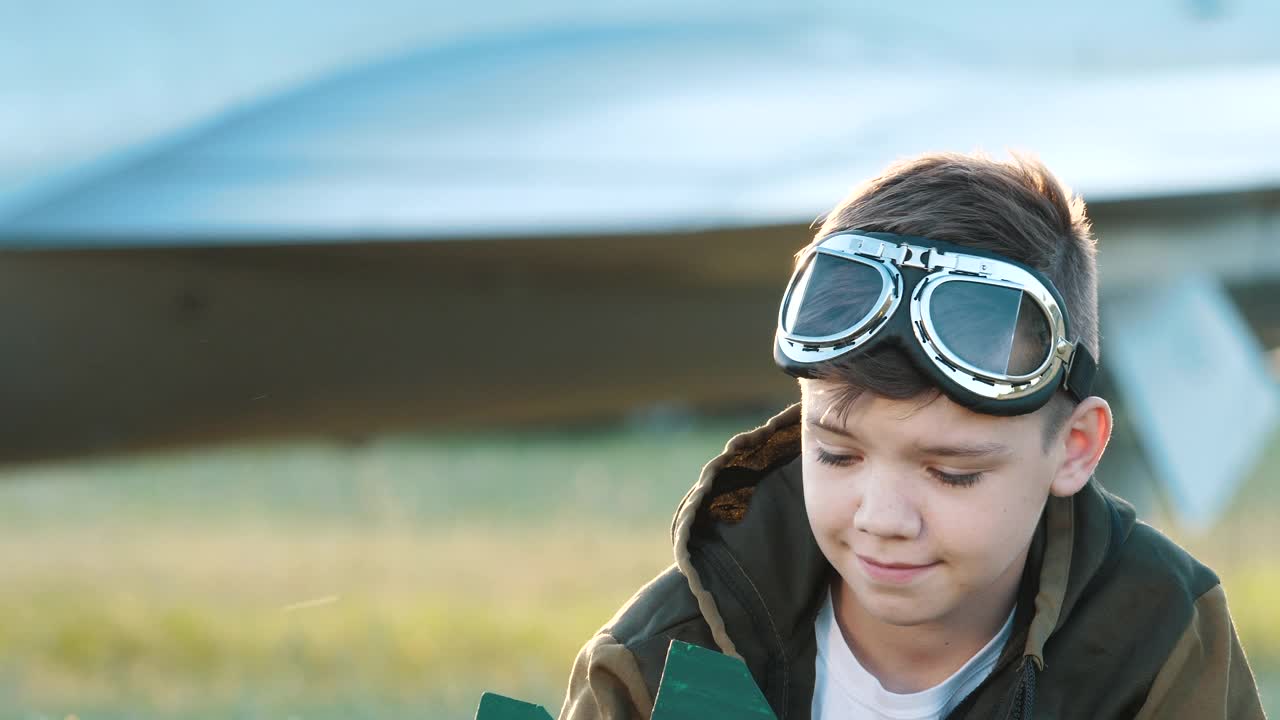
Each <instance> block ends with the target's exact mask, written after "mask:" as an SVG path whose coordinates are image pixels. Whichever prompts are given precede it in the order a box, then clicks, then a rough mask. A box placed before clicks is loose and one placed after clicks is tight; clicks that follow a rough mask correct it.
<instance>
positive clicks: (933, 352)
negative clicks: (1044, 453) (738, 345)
mask: <svg viewBox="0 0 1280 720" xmlns="http://www.w3.org/2000/svg"><path fill="white" fill-rule="evenodd" d="M1069 330H1070V325H1069V322H1068V318H1067V314H1066V306H1065V305H1064V303H1063V301H1062V297H1061V296H1060V295H1059V294H1058V291H1057V289H1056V288H1055V287H1054V286H1053V283H1051V282H1049V280H1048V278H1046V277H1045V276H1044V275H1042V274H1041V273H1039V272H1037V271H1036V270H1034V269H1032V268H1030V267H1027V266H1026V265H1023V264H1021V263H1017V262H1014V261H1012V260H1010V259H1008V258H1005V257H1002V256H1000V255H996V254H994V253H987V252H984V251H980V250H974V249H971V248H965V247H961V246H958V245H954V244H952V243H946V242H942V241H938V240H930V239H927V238H921V237H912V236H905V235H894V234H891V233H879V232H862V231H858V230H852V231H845V232H840V233H836V234H833V235H829V236H827V237H825V238H823V239H822V240H820V241H819V242H817V243H815V244H814V245H812V246H811V247H809V248H808V249H807V250H806V251H805V253H804V255H802V256H801V258H800V261H799V263H798V264H797V266H796V271H795V273H794V274H793V275H792V277H791V282H790V283H789V284H788V285H787V290H786V294H785V295H784V296H783V298H782V307H781V309H780V310H779V313H778V331H777V335H776V337H775V342H774V353H773V355H774V360H775V361H776V362H777V363H778V365H779V366H780V367H781V368H782V369H783V370H785V371H786V372H787V373H788V374H790V375H792V376H794V377H803V378H816V377H819V375H818V373H817V372H816V371H817V370H819V369H820V368H821V366H822V365H823V364H824V363H827V362H829V361H831V360H834V359H835V358H838V357H841V356H844V355H847V354H850V353H865V352H869V351H871V350H873V349H875V348H878V347H883V346H885V345H888V344H895V345H897V346H898V347H899V348H901V349H902V350H903V351H904V352H905V353H906V355H907V356H908V357H909V358H911V360H912V362H913V363H914V364H915V365H916V367H918V368H919V369H920V370H921V371H922V372H923V373H925V375H926V376H928V377H929V378H931V379H932V380H933V381H934V382H935V383H936V384H937V386H938V387H939V388H941V389H942V391H943V392H945V393H946V394H947V396H948V397H950V398H951V399H952V400H954V401H956V402H957V403H959V404H961V405H963V406H965V407H967V408H969V409H971V410H974V411H975V412H981V413H986V414H989V415H1021V414H1024V413H1029V412H1032V411H1034V410H1036V409H1038V408H1040V407H1042V406H1043V405H1044V404H1045V403H1047V402H1048V401H1049V399H1050V398H1051V397H1052V396H1053V394H1054V393H1055V392H1056V391H1057V390H1058V389H1059V388H1061V389H1064V390H1066V391H1067V392H1068V393H1069V394H1070V395H1071V396H1072V397H1073V398H1074V399H1075V401H1076V402H1079V401H1080V400H1083V399H1084V398H1086V397H1088V396H1089V393H1090V388H1091V386H1092V384H1093V376H1094V373H1095V372H1096V370H1097V364H1096V362H1095V361H1094V358H1093V356H1092V355H1091V354H1090V353H1089V351H1088V349H1086V348H1085V347H1084V346H1083V345H1081V344H1080V343H1079V342H1077V341H1073V340H1071V339H1070V337H1071V336H1070V335H1069Z"/></svg>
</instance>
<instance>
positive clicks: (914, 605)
mask: <svg viewBox="0 0 1280 720" xmlns="http://www.w3.org/2000/svg"><path fill="white" fill-rule="evenodd" d="M853 592H854V595H855V597H856V598H857V600H858V604H860V605H861V606H862V607H863V609H864V610H866V612H867V614H868V615H870V616H871V617H873V618H875V619H876V620H879V621H880V622H882V623H886V624H888V625H898V626H901V627H910V626H912V625H923V624H925V623H929V622H933V621H935V620H937V619H938V618H940V617H942V616H943V615H945V614H946V609H945V608H941V607H938V599H939V598H938V597H937V596H936V594H934V593H927V592H924V593H922V592H918V591H917V592H907V593H901V594H898V593H893V592H885V591H883V590H878V589H876V588H867V587H858V588H853Z"/></svg>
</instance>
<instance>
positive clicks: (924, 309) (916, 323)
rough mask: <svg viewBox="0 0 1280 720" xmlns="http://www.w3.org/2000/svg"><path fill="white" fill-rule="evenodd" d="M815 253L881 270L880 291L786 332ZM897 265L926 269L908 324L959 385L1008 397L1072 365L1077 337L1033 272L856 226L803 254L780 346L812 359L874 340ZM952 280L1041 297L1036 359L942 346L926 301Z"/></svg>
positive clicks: (891, 308)
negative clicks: (967, 354)
mask: <svg viewBox="0 0 1280 720" xmlns="http://www.w3.org/2000/svg"><path fill="white" fill-rule="evenodd" d="M815 254H826V255H831V256H834V257H838V258H842V259H844V260H848V261H851V262H856V263H860V264H862V265H865V266H867V267H870V268H873V269H875V270H877V271H879V273H880V276H881V278H882V280H883V282H882V289H881V293H880V297H879V299H878V301H877V302H876V303H875V304H874V306H873V309H872V310H871V311H869V312H868V313H867V314H866V315H864V316H863V318H862V319H861V320H860V321H858V322H857V323H855V324H854V325H852V326H850V327H849V328H848V329H846V330H844V331H841V332H838V333H835V334H832V335H826V336H807V335H798V334H793V333H788V332H787V331H786V328H787V327H788V326H789V324H788V323H787V322H786V321H787V317H786V315H787V313H788V311H789V310H790V309H791V308H790V304H791V302H792V301H793V299H794V296H795V292H796V289H797V283H798V282H800V280H801V277H802V275H801V274H802V273H803V272H804V270H805V268H806V267H807V266H808V264H809V263H810V262H811V261H813V259H814V258H813V256H814V255H815ZM899 266H901V267H912V268H918V269H921V270H924V271H926V273H927V274H926V275H925V276H924V277H923V278H921V279H920V281H919V282H917V283H916V286H915V289H914V291H913V292H912V294H911V298H910V309H911V310H910V311H911V328H912V331H913V334H914V336H915V338H916V341H917V342H918V343H919V344H920V347H921V348H923V349H924V350H925V354H926V355H927V356H928V357H929V359H930V361H931V362H932V363H933V365H934V366H935V367H936V368H937V369H938V370H939V371H941V372H942V373H943V374H944V375H945V376H946V377H947V378H948V379H949V380H951V381H952V382H954V383H955V384H956V385H957V386H959V387H961V388H963V389H964V390H966V391H968V392H970V393H973V394H974V395H977V396H980V397H985V398H990V399H994V400H1013V399H1017V398H1021V397H1025V396H1027V395H1030V394H1032V393H1035V392H1037V391H1039V390H1041V389H1042V388H1044V387H1045V385H1046V384H1048V383H1050V382H1053V381H1055V380H1057V379H1058V378H1059V372H1060V371H1061V370H1062V369H1063V368H1064V367H1067V368H1068V369H1069V368H1070V366H1071V362H1072V360H1073V358H1074V356H1075V353H1076V348H1077V343H1074V342H1071V341H1069V340H1068V339H1067V327H1066V319H1065V317H1064V315H1063V311H1062V308H1061V306H1060V305H1059V303H1058V301H1057V299H1056V298H1055V297H1054V294H1053V293H1052V292H1050V291H1049V289H1048V288H1047V287H1045V285H1044V283H1042V282H1041V281H1040V280H1039V279H1038V278H1037V277H1036V276H1035V275H1033V274H1031V273H1030V272H1027V271H1026V270H1025V269H1023V268H1021V267H1019V266H1017V265H1014V264H1012V263H1010V262H1005V261H1001V260H996V259H992V258H988V257H983V256H979V255H970V254H965V253H963V252H957V251H943V250H939V249H937V248H935V247H931V246H922V245H912V244H908V243H894V242H890V241H888V240H883V239H880V238H875V237H870V236H867V235H862V234H859V233H838V234H835V235H831V236H829V237H827V238H825V239H824V240H822V241H821V242H820V243H819V244H817V245H815V246H813V247H812V248H810V249H808V250H807V251H806V253H805V254H804V255H803V256H802V257H801V259H800V262H799V263H797V266H796V271H795V273H793V275H792V277H791V281H790V283H789V284H788V286H787V294H786V296H785V297H784V298H783V302H782V306H781V307H780V308H779V311H778V330H777V337H776V341H777V346H778V349H779V350H780V351H781V352H782V353H783V355H785V356H786V357H787V358H789V359H791V360H793V361H795V362H800V363H817V362H822V361H826V360H831V359H833V358H836V357H839V356H841V355H844V354H845V353H848V352H850V351H852V350H854V349H856V348H857V347H859V346H861V345H863V344H865V343H866V342H867V341H869V340H871V339H872V338H873V337H875V336H876V334H877V331H878V330H879V329H880V328H882V327H884V325H885V323H886V322H887V321H888V319H889V318H890V317H892V316H893V315H894V313H895V312H897V310H898V307H899V305H900V304H901V301H902V294H903V285H904V280H903V277H902V273H901V271H900V270H899V269H898V268H899ZM957 281H963V282H969V283H979V284H986V285H993V286H996V287H1003V288H1011V289H1015V290H1021V291H1022V292H1024V293H1025V294H1026V295H1027V296H1029V297H1030V298H1032V299H1033V300H1034V301H1035V302H1036V304H1037V305H1039V307H1040V309H1041V310H1042V311H1043V312H1044V314H1045V318H1046V320H1047V321H1048V324H1049V330H1050V333H1051V338H1052V340H1051V342H1052V344H1053V347H1052V349H1050V350H1049V352H1048V353H1047V357H1046V358H1045V359H1044V360H1043V361H1042V362H1041V363H1040V366H1039V367H1037V368H1036V369H1035V370H1033V371H1032V372H1029V373H1026V374H1023V375H1009V374H997V373H992V372H991V371H989V370H984V369H982V368H978V367H975V366H973V365H971V364H969V363H967V362H965V361H964V360H963V359H961V358H960V357H959V355H958V354H957V353H955V352H954V351H952V350H951V349H950V348H948V347H947V346H946V344H945V343H944V342H943V341H942V340H941V338H940V336H939V333H938V332H937V330H936V328H935V327H934V324H933V319H932V316H931V313H930V311H929V308H930V303H931V299H932V296H933V293H934V292H935V291H936V290H937V289H938V288H939V287H942V286H943V285H944V284H946V283H948V282H957ZM1090 375H1091V373H1090Z"/></svg>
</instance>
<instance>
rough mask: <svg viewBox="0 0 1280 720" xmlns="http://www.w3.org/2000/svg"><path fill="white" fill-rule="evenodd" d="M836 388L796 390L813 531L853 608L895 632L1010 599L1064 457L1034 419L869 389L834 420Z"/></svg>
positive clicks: (809, 384)
mask: <svg viewBox="0 0 1280 720" xmlns="http://www.w3.org/2000/svg"><path fill="white" fill-rule="evenodd" d="M836 389H837V386H836V385H834V384H832V383H828V382H824V381H818V380H807V381H805V384H804V408H803V410H804V424H803V429H802V436H803V448H804V450H803V459H802V465H803V473H804V497H805V505H806V507H807V508H808V514H809V523H810V525H811V526H812V528H813V533H814V536H815V537H816V539H817V542H818V546H819V547H820V548H821V549H822V552H823V554H825V555H826V557H827V559H828V560H829V561H830V562H831V564H832V566H833V567H835V569H836V571H837V572H839V573H840V575H841V576H842V577H843V578H844V582H845V591H846V593H845V594H846V595H848V596H849V597H848V600H852V601H853V602H856V603H857V605H858V606H859V607H860V609H862V610H863V611H865V612H866V613H867V614H868V615H870V616H871V617H873V618H875V619H877V620H879V621H881V622H885V623H888V624H891V625H919V624H922V623H943V624H945V623H947V622H948V621H964V620H965V619H966V618H969V617H973V616H975V615H977V616H983V615H986V614H989V613H990V611H991V610H990V608H991V605H992V603H1006V602H1008V600H1009V598H1010V597H1011V595H1012V592H1013V591H1014V589H1015V588H1016V587H1017V583H1018V581H1019V579H1020V578H1021V575H1022V568H1023V564H1024V562H1025V559H1026V553H1027V548H1028V547H1029V545H1030V542H1031V536H1032V534H1033V532H1034V530H1035V527H1036V524H1037V523H1038V521H1039V519H1040V514H1041V511H1042V510H1043V508H1044V505H1045V501H1046V500H1047V498H1048V496H1049V494H1050V491H1051V489H1055V490H1057V489H1058V488H1057V487H1056V486H1055V485H1054V483H1053V481H1054V478H1055V474H1056V473H1057V470H1058V468H1059V467H1060V466H1061V464H1062V460H1063V457H1064V455H1065V450H1064V449H1062V448H1061V445H1062V443H1055V444H1053V445H1052V446H1051V447H1050V449H1049V451H1048V452H1046V451H1045V449H1044V442H1043V434H1042V433H1043V424H1044V419H1043V418H1042V417H1041V415H1042V413H1041V412H1036V413H1031V414H1028V415H1022V416H1017V417H995V416H991V415H981V414H977V413H974V412H971V411H969V410H967V409H965V408H964V407H962V406H960V405H957V404H956V403H954V402H952V401H951V400H950V399H949V398H947V397H946V396H939V397H938V398H937V399H936V400H933V401H932V402H930V403H928V404H926V405H924V406H923V407H922V406H921V403H922V401H921V400H918V399H913V400H905V401H896V400H889V399H886V398H883V397H880V396H876V395H873V394H871V393H864V394H863V395H862V396H861V397H859V398H858V400H857V401H856V402H855V403H854V405H853V406H852V409H851V410H850V412H849V413H848V416H847V418H846V419H845V421H844V422H841V420H840V418H839V417H838V416H837V414H836V412H835V411H834V410H832V409H831V404H832V401H833V400H834V398H835V396H836V394H837V393H836V392H835V391H836ZM833 463H834V464H833ZM1059 494H1062V493H1059ZM984 609H985V611H984ZM1003 612H1007V605H1005V607H1004V610H1003Z"/></svg>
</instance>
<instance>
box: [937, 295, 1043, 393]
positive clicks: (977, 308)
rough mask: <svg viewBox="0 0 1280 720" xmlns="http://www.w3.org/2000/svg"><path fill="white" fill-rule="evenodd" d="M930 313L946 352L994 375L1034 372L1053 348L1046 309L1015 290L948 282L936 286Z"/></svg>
mask: <svg viewBox="0 0 1280 720" xmlns="http://www.w3.org/2000/svg"><path fill="white" fill-rule="evenodd" d="M928 311H929V315H930V317H931V319H932V322H933V330H934V333H935V334H936V335H937V336H938V338H937V339H938V341H939V342H941V343H942V345H943V346H944V347H945V348H946V350H947V351H948V352H949V353H951V354H953V355H954V356H955V357H956V359H959V360H962V361H963V362H965V363H967V364H969V365H971V366H973V367H975V368H977V369H978V370H981V371H983V372H984V373H987V374H990V375H994V376H1019V375H1027V374H1030V373H1032V372H1035V371H1036V370H1037V369H1038V368H1039V367H1040V366H1041V365H1042V364H1044V362H1045V361H1046V360H1048V359H1049V353H1050V352H1051V351H1052V350H1053V341H1052V337H1051V335H1052V334H1051V332H1050V329H1049V328H1050V325H1049V318H1048V316H1046V315H1045V312H1044V309H1043V308H1042V307H1041V306H1040V304H1039V303H1037V302H1036V301H1035V300H1034V299H1033V298H1032V297H1031V296H1029V295H1027V294H1026V293H1024V292H1023V291H1021V290H1018V289H1016V288H1008V287H1000V286H997V285H989V284H986V283H978V282H966V281H964V280H953V281H950V282H945V283H942V284H940V285H939V286H938V287H936V288H934V290H933V294H932V297H931V298H930V300H929V309H928Z"/></svg>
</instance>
